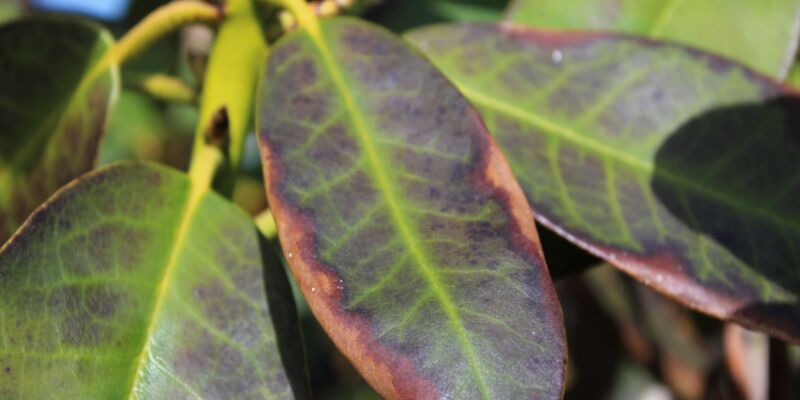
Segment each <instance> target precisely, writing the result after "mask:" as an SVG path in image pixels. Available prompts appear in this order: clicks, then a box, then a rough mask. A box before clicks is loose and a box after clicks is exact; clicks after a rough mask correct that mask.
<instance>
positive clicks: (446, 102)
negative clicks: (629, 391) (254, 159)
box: [0, 0, 800, 399]
mask: <svg viewBox="0 0 800 400" xmlns="http://www.w3.org/2000/svg"><path fill="white" fill-rule="evenodd" d="M334 3H336V7H338V8H340V9H337V11H342V12H344V11H347V10H348V9H347V7H348V6H355V7H356V8H353V9H349V10H350V11H353V10H358V11H359V12H360V11H364V10H365V9H366V7H367V6H370V5H373V4H372V3H374V2H372V1H367V2H355V3H357V4H350V3H353V2H331V1H325V2H321V3H319V4H314V5H313V7H312V6H310V5H309V4H307V3H306V2H305V1H302V0H270V1H256V0H228V1H227V2H226V4H224V5H220V6H217V5H210V4H208V3H203V2H199V1H193V0H187V1H181V2H174V3H171V4H169V5H166V6H164V7H163V8H161V9H159V10H157V11H155V12H154V13H153V14H151V15H150V16H148V17H147V18H145V19H144V20H143V21H142V22H141V23H140V24H139V25H138V26H136V27H135V28H133V29H132V30H131V32H130V33H129V34H127V35H126V36H125V37H123V38H122V39H121V40H120V41H118V42H115V40H114V39H113V38H112V35H111V34H109V33H108V32H107V31H106V30H105V29H104V28H102V27H100V26H99V25H97V24H95V23H92V22H87V21H85V20H81V19H77V18H74V17H63V16H25V17H22V18H21V19H15V20H13V21H11V22H8V23H6V24H4V25H2V26H0V55H2V58H0V60H1V61H0V72H1V73H0V122H2V125H3V126H4V129H5V131H4V133H3V135H2V136H0V241H4V242H5V245H4V246H3V247H2V250H0V291H2V293H3V296H2V298H0V397H2V398H50V397H60V398H124V397H128V398H273V397H276V398H306V397H309V395H310V390H309V381H308V376H307V367H306V366H305V356H304V352H303V348H302V343H301V340H300V336H301V335H300V331H299V327H298V317H297V310H296V307H295V304H294V300H293V295H292V289H291V284H290V281H289V280H288V279H287V276H286V274H285V272H284V270H283V267H282V266H281V263H282V261H283V262H285V263H286V264H288V266H289V267H290V269H291V272H292V275H293V277H294V282H296V286H297V287H298V288H299V290H300V292H301V293H302V295H303V297H304V298H305V301H307V303H308V306H309V307H310V309H311V311H312V312H313V314H314V316H315V317H316V319H317V320H318V321H319V323H320V325H321V326H322V328H323V329H324V330H325V332H326V333H327V335H328V336H329V337H330V338H331V340H332V341H333V343H334V344H335V345H336V347H337V348H338V349H339V350H340V351H341V352H342V353H343V354H344V355H345V356H346V357H347V358H348V359H349V360H350V362H352V364H353V366H354V367H355V368H356V369H357V370H358V371H359V373H360V374H361V375H362V376H363V377H364V379H365V380H366V381H367V382H368V383H369V384H370V385H371V386H372V388H374V389H375V390H376V391H377V392H378V393H379V394H380V395H382V396H384V397H386V398H487V399H496V398H509V399H511V398H514V399H515V398H559V397H561V396H562V395H563V393H564V390H565V384H566V382H565V381H566V379H565V377H566V367H567V351H566V349H567V337H568V334H569V338H570V344H571V346H572V348H573V350H574V349H576V348H580V346H579V345H576V344H575V343H574V342H572V339H573V336H574V333H573V332H572V331H571V329H567V331H566V332H565V323H564V318H563V316H562V311H561V310H562V308H561V304H564V307H565V309H566V308H568V307H569V304H570V303H569V300H565V299H564V298H563V296H562V298H561V304H560V303H559V298H558V296H557V294H556V290H555V287H554V285H553V282H552V278H551V276H552V277H561V276H563V275H567V274H569V272H570V271H571V270H572V269H574V265H572V264H574V262H573V261H574V260H569V261H568V262H563V259H562V258H561V257H560V256H561V255H560V254H557V252H555V251H554V252H552V253H551V251H550V247H549V246H545V247H544V251H543V248H542V246H541V243H540V239H539V233H542V234H543V237H544V238H550V239H548V241H550V240H553V239H552V237H553V236H552V235H553V234H552V233H551V231H552V232H555V233H556V234H557V235H558V236H560V237H563V238H565V239H567V240H568V241H569V242H571V243H573V244H574V245H577V246H579V247H580V248H582V249H584V250H585V251H587V252H589V253H591V254H592V255H594V256H596V257H598V258H601V259H603V260H605V261H606V262H607V263H609V264H610V265H613V266H614V267H616V268H617V269H619V270H622V271H624V272H625V273H627V274H628V275H630V276H631V277H632V278H634V279H635V280H637V281H639V282H641V283H644V284H645V285H647V286H649V287H651V288H653V289H655V290H657V291H659V292H661V293H662V294H666V295H668V296H670V297H672V298H673V299H675V300H677V301H678V302H680V303H682V304H683V305H685V306H688V307H690V308H692V309H694V310H696V311H700V312H702V313H705V314H707V315H710V316H712V317H716V318H718V319H721V320H725V321H732V322H736V323H738V324H741V325H743V326H745V327H748V328H751V329H754V330H758V331H762V332H765V333H767V334H770V335H772V336H774V337H777V338H780V339H782V340H785V341H788V342H792V343H800V206H799V205H800V119H798V116H799V115H800V98H798V96H797V94H796V92H795V91H794V90H793V89H791V88H790V87H789V86H788V85H787V84H783V83H780V82H781V81H783V80H785V79H786V78H787V76H788V75H789V71H790V68H791V66H792V62H793V61H794V57H795V52H796V48H797V40H798V34H797V32H796V31H795V27H796V26H798V24H800V1H797V0H774V1H770V2H731V1H727V0H702V1H699V0H698V1H693V2H681V1H669V2H664V1H659V0H647V1H645V0H622V1H620V0H614V1H589V0H586V1H583V0H581V1H571V2H563V1H550V0H516V1H512V2H511V4H509V5H508V8H507V10H506V11H505V15H504V17H503V18H504V20H503V21H502V22H500V21H489V22H481V23H476V22H472V23H463V22H461V23H448V24H438V25H432V26H425V27H420V28H416V29H413V30H411V31H408V32H405V33H404V34H403V35H402V36H399V35H397V34H396V33H392V32H390V31H389V30H386V29H384V28H381V27H380V25H378V24H376V23H373V22H367V21H365V20H364V19H358V18H354V17H343V16H341V17H332V18H324V19H323V18H320V17H319V16H318V15H317V14H318V13H315V11H318V10H324V9H326V8H325V7H327V6H330V8H331V9H334V8H333V4H334ZM398 3H403V5H402V6H401V5H398ZM425 3H426V4H427V6H426V7H428V9H429V10H435V11H436V12H440V13H443V14H444V15H446V16H445V17H444V19H480V20H492V19H495V18H499V17H497V13H495V12H494V11H493V10H497V8H492V7H488V8H487V7H481V6H483V5H488V4H489V3H492V4H496V3H498V2H487V1H465V2H457V1H452V0H447V1H445V0H442V1H432V2H425ZM414 4H419V3H418V2H413V1H412V2H395V3H394V4H392V3H391V2H389V4H387V5H385V6H384V7H385V8H383V9H381V8H378V9H376V10H374V11H373V12H374V14H369V15H370V16H371V17H370V18H371V19H373V20H374V21H377V22H379V23H383V24H384V25H386V26H390V27H392V28H395V29H406V28H408V27H409V26H411V25H414V24H415V22H414V21H417V22H419V21H420V20H411V21H409V20H408V19H406V18H405V17H402V18H400V19H398V18H397V17H394V19H392V18H391V17H392V16H393V15H395V14H393V11H391V10H393V7H394V9H395V10H399V11H396V12H398V13H400V12H401V11H402V7H403V6H405V7H410V8H411V9H414V7H416V6H415V5H414ZM453 10H457V11H453ZM464 10H467V11H464ZM400 15H403V14H400ZM431 15H432V14H431ZM437 19H442V18H441V15H440V16H439V17H434V18H430V19H429V20H430V21H432V20H437ZM198 21H200V22H206V23H209V24H212V25H217V33H216V37H215V39H214V42H213V44H212V45H211V49H210V55H209V59H208V62H207V64H206V65H205V66H204V68H199V69H198V70H202V71H204V72H203V73H202V74H203V75H204V76H202V77H201V79H200V80H202V92H201V94H200V95H199V101H198V103H199V111H198V115H197V116H196V118H195V119H196V134H195V140H194V144H193V149H192V159H191V162H190V163H189V167H188V168H189V171H188V173H183V172H179V171H178V170H175V169H173V168H170V167H166V166H163V165H160V164H157V163H153V162H142V161H137V162H120V163H112V164H111V165H108V166H102V167H97V161H98V154H99V152H100V144H101V139H102V137H103V135H104V132H105V130H106V128H107V126H108V125H109V124H108V119H109V115H110V113H111V111H112V109H113V108H114V105H115V104H116V99H117V98H118V97H119V92H120V85H121V84H120V81H121V78H120V69H121V65H122V64H123V63H124V62H126V61H128V60H129V59H130V58H131V57H133V56H134V55H136V54H138V53H140V52H141V51H142V49H143V47H146V46H148V45H149V44H151V42H153V41H154V40H155V39H157V38H159V37H161V36H163V35H165V34H166V33H167V32H168V31H170V30H172V29H174V28H177V27H178V26H180V25H182V24H185V23H187V22H198ZM398 21H399V22H398ZM426 21H428V20H426ZM281 24H282V25H283V28H284V29H283V30H284V31H285V32H283V31H281V32H279V33H275V32H277V31H278V29H277V28H278V27H280V26H281ZM142 82H145V85H144V86H145V87H146V88H148V87H149V88H150V90H151V91H152V92H153V93H161V94H165V93H166V96H167V97H169V96H170V94H173V95H174V96H173V97H174V98H178V99H181V101H186V102H192V101H194V99H195V98H196V97H197V96H196V95H195V94H194V90H193V89H192V88H191V87H189V86H187V85H186V84H185V83H184V82H182V81H179V80H176V79H175V78H171V77H164V76H158V77H155V79H144V80H143V81H142ZM175 93H177V94H175ZM130 118H132V119H135V118H136V117H135V116H130ZM130 122H131V123H133V122H135V121H130ZM126 123H127V122H126V121H123V122H122V124H123V125H124V124H126ZM253 127H254V128H255V131H256V134H257V138H258V147H259V148H260V155H261V157H260V159H261V162H262V166H263V178H264V187H265V189H266V197H267V199H268V203H269V213H270V214H271V216H270V214H262V215H261V216H260V217H258V218H256V219H254V218H252V217H251V216H250V215H248V214H247V213H245V212H244V211H242V210H241V208H240V207H239V206H237V205H235V204H234V202H233V201H232V198H234V197H235V196H234V193H237V191H235V190H234V189H237V190H238V188H239V186H240V185H241V182H244V181H246V179H247V178H243V177H242V176H241V171H242V170H243V169H246V168H245V167H243V160H245V159H246V158H247V157H246V152H247V148H248V145H247V133H248V131H249V130H250V129H251V128H253ZM112 134H113V132H112ZM245 161H246V160H245ZM237 180H238V182H239V184H238V185H237ZM240 196H241V195H240ZM248 196H251V197H257V198H263V193H261V194H259V193H257V191H256V193H252V192H249V194H248V195H246V196H244V197H248ZM256 208H257V206H256ZM272 217H274V225H272V222H273V221H272ZM256 221H258V222H259V223H258V224H257V223H256ZM535 221H536V222H538V223H539V224H541V225H540V226H539V228H540V229H539V231H538V232H539V233H537V225H536V222H535ZM262 222H266V223H262ZM276 235H277V237H278V238H279V240H280V244H279V246H280V249H281V250H282V254H283V256H284V258H283V260H281V259H280V258H279V256H278V254H277V253H276V252H275V249H274V245H275V244H276V243H270V239H271V238H274V237H275V236H276ZM547 243H548V242H546V243H545V244H547ZM562 245H563V243H562ZM545 257H547V259H548V260H549V261H550V265H549V268H548V266H547V265H546V263H545ZM609 268H610V267H603V268H600V269H596V270H594V271H592V272H591V273H590V274H589V275H587V280H588V282H590V289H591V290H592V291H594V292H595V293H596V296H597V298H599V299H600V300H601V301H602V305H603V306H604V308H605V309H606V310H607V312H609V313H611V314H613V315H614V317H615V319H616V320H617V321H619V324H620V326H621V327H622V328H621V329H622V330H623V332H627V333H626V335H627V337H628V339H630V340H628V343H629V350H632V353H633V354H638V355H639V356H640V357H641V358H644V359H646V358H648V356H647V354H646V353H647V352H648V350H647V349H646V346H644V347H642V346H638V347H637V346H636V343H642V342H643V341H644V342H646V341H647V340H651V339H652V341H653V342H655V343H657V344H658V346H659V347H663V348H668V349H671V350H670V352H668V358H667V365H672V364H670V362H672V363H673V364H674V363H676V362H677V361H671V360H672V358H675V359H681V360H687V359H688V360H692V361H690V362H689V364H692V363H694V364H693V367H694V368H698V369H700V368H703V366H704V365H705V364H708V363H709V361H708V360H707V359H702V358H701V359H698V357H696V355H697V354H701V353H703V351H702V349H700V350H696V351H694V349H698V348H700V347H702V344H698V341H697V340H695V339H696V336H697V334H696V332H693V331H692V329H693V328H692V327H691V323H689V322H687V321H686V319H687V317H686V315H687V314H686V313H685V311H684V310H683V309H680V308H677V307H674V305H673V304H672V303H666V302H665V301H664V300H663V299H662V298H660V297H657V296H653V295H652V294H651V293H650V292H647V291H641V292H635V293H633V294H631V293H629V292H630V288H631V286H629V283H626V281H622V280H620V279H621V278H620V277H619V276H617V275H613V273H612V270H611V269H609ZM637 290H641V289H637ZM631 298H637V299H639V300H634V301H641V302H642V304H644V306H643V307H644V308H645V309H646V310H647V312H644V313H642V312H641V310H635V309H634V308H632V307H631V306H630V304H631V303H632V300H631ZM568 312H569V311H568ZM654 315H659V316H663V319H660V318H654V317H653V316H654ZM587 318H589V317H588V316H587ZM665 321H668V322H665ZM671 324H674V325H673V326H670V325H671ZM584 326H587V325H584ZM642 326H644V328H642ZM686 326H689V328H686ZM567 327H568V328H571V326H570V324H569V321H567ZM687 331H691V332H690V333H686V332H687ZM642 336H646V337H648V339H647V340H641V337H642ZM637 338H638V339H637ZM676 338H677V339H676ZM681 340H683V341H681ZM630 343H633V344H630ZM687 349H690V350H687ZM309 356H310V357H314V354H309ZM669 357H672V358H669ZM684 364H685V363H684ZM666 369H668V368H666ZM98 377H102V379H99V378H98ZM676 379H677V380H680V379H679V378H676ZM679 386H680V385H679ZM693 392H696V390H695V389H694V388H692V387H689V388H686V389H685V391H684V392H683V393H693ZM687 396H690V395H688V394H687Z"/></svg>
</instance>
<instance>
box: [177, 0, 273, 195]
mask: <svg viewBox="0 0 800 400" xmlns="http://www.w3.org/2000/svg"><path fill="white" fill-rule="evenodd" d="M253 2H254V0H229V1H228V3H227V5H226V8H225V20H224V21H223V22H222V25H221V26H220V29H219V33H218V34H217V38H216V40H215V41H214V45H213V48H212V50H211V55H210V58H209V63H208V68H207V69H206V76H205V81H204V84H203V96H202V99H201V100H200V120H199V123H198V126H197V132H196V134H195V144H194V153H195V154H198V152H199V151H201V149H202V148H203V146H205V144H206V143H207V141H208V135H209V132H210V131H211V130H212V129H214V124H215V118H218V116H219V115H220V113H221V110H224V114H226V115H227V119H226V122H227V126H226V128H227V129H226V130H227V132H226V136H227V137H226V142H227V146H226V149H225V152H226V163H225V166H224V167H223V169H224V170H223V171H222V174H221V176H220V178H219V180H218V182H217V185H216V189H217V190H218V191H219V192H221V193H222V194H224V195H229V194H231V193H232V191H233V186H234V184H235V182H236V174H237V172H238V169H239V164H240V162H241V157H242V152H243V150H244V139H245V136H246V135H247V132H248V129H249V128H250V125H251V124H250V121H251V119H252V115H253V108H254V102H255V91H256V87H257V83H258V76H259V70H260V68H261V65H262V63H263V61H264V58H265V57H266V52H267V44H266V40H265V39H264V36H263V33H262V32H261V25H260V22H259V20H258V17H257V16H256V12H255V5H254V4H253ZM198 162H201V160H200V159H199V158H197V157H194V156H193V158H192V168H195V164H196V163H198Z"/></svg>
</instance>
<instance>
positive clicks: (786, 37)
mask: <svg viewBox="0 0 800 400" xmlns="http://www.w3.org/2000/svg"><path fill="white" fill-rule="evenodd" d="M506 19H507V20H508V21H510V22H513V23H517V24H522V25H527V26H534V27H540V28H551V29H567V30H573V29H577V30H593V31H615V32H622V33H632V34H637V35H645V36H648V37H652V38H658V39H669V40H674V41H677V42H680V43H685V44H689V45H692V46H697V47H698V48H701V49H705V50H706V51H711V52H715V53H719V54H722V55H725V56H728V57H731V58H733V59H735V60H738V61H739V62H742V63H745V64H746V65H749V66H751V67H753V68H755V69H757V70H759V71H761V72H762V73H765V74H767V75H770V76H772V77H775V78H778V79H783V78H784V77H786V74H787V73H788V71H789V67H790V66H791V65H792V62H793V60H794V55H795V52H796V51H797V42H798V35H797V29H798V28H797V27H798V25H800V1H798V0H770V1H730V0H570V1H560V0H514V1H512V2H511V5H509V7H508V10H507V12H506Z"/></svg>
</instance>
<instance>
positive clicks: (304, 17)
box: [279, 0, 320, 37]
mask: <svg viewBox="0 0 800 400" xmlns="http://www.w3.org/2000/svg"><path fill="white" fill-rule="evenodd" d="M279 1H280V3H281V5H283V6H284V7H285V8H286V9H287V10H289V12H291V13H292V14H294V17H295V18H297V23H298V25H300V26H301V27H303V28H305V29H306V30H308V32H309V34H311V36H314V37H319V35H320V30H319V20H318V19H317V16H316V15H314V10H312V9H311V6H309V5H308V3H306V2H305V0H279Z"/></svg>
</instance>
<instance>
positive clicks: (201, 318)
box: [0, 164, 307, 398]
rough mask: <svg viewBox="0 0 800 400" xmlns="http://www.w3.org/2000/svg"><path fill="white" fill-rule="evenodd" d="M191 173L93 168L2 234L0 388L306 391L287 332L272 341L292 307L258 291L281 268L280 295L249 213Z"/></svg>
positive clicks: (18, 394) (201, 393) (38, 393)
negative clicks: (200, 186) (288, 354)
mask: <svg viewBox="0 0 800 400" xmlns="http://www.w3.org/2000/svg"><path fill="white" fill-rule="evenodd" d="M190 186H191V185H190V183H189V181H188V179H187V178H186V177H185V176H183V175H182V174H179V173H177V172H175V171H172V170H169V169H166V168H163V167H157V166H154V165H148V164H141V165H139V164H122V165H115V166H112V167H108V168H103V169H100V170H98V171H96V172H93V173H91V174H89V175H87V176H85V177H84V178H82V179H81V180H79V181H76V182H75V183H73V184H71V185H70V186H68V187H67V188H65V189H64V190H62V191H60V192H59V193H58V194H57V195H56V196H55V197H54V198H53V199H51V201H50V202H48V204H46V205H45V206H44V207H43V208H41V209H40V210H38V211H37V212H36V213H35V214H34V215H33V216H32V217H31V219H30V220H29V221H28V222H27V223H26V224H25V225H24V227H23V228H22V229H21V230H20V231H19V232H18V233H17V234H16V235H15V236H14V238H13V239H12V240H10V241H9V242H8V243H7V244H6V246H4V248H3V249H2V251H0V276H2V279H0V285H1V286H2V287H3V291H4V293H6V296H4V298H3V300H0V310H2V314H1V315H2V317H3V323H4V324H3V325H4V326H5V327H7V328H5V329H3V331H2V341H1V343H2V344H3V347H0V363H2V364H3V368H5V373H6V375H5V377H4V379H3V380H2V383H1V384H0V393H4V394H6V395H8V397H10V398H41V397H49V396H51V395H52V394H53V393H55V392H58V393H59V395H64V396H68V397H76V398H80V397H102V398H129V397H158V398H161V397H169V398H175V397H187V396H188V397H198V398H203V397H205V396H209V397H212V398H216V397H229V396H234V397H248V396H252V397H259V398H260V397H270V396H274V397H282V398H293V397H294V396H299V397H304V396H305V394H307V393H306V392H305V390H306V388H305V383H304V382H303V379H304V378H303V376H302V375H300V376H299V377H298V376H296V375H290V374H298V373H300V374H302V373H303V368H302V351H300V353H299V354H300V355H299V356H298V355H297V353H295V354H294V355H293V356H294V357H295V358H294V361H291V360H290V361H286V360H282V358H281V357H285V356H284V355H283V354H282V352H285V351H295V352H296V351H297V350H298V347H297V346H298V344H297V343H294V344H292V343H288V344H287V345H288V347H287V348H286V350H282V349H281V347H280V346H279V345H278V343H279V342H280V341H283V342H285V341H286V339H287V338H288V337H293V340H297V336H298V333H297V327H296V322H297V321H296V315H295V316H294V317H293V318H294V320H286V321H284V320H277V319H275V318H273V316H272V315H273V314H274V315H284V316H286V315H291V314H292V312H293V310H294V309H293V306H292V305H291V304H289V303H284V304H279V303H276V302H274V301H271V302H270V301H269V300H268V299H267V298H266V296H267V293H266V292H265V285H266V286H270V285H271V286H272V287H277V288H279V289H280V286H281V285H282V284H281V283H280V280H281V278H282V279H283V280H284V282H283V283H284V285H283V286H284V287H283V288H282V289H281V290H283V291H284V293H283V294H284V295H288V292H286V291H288V290H289V289H288V283H287V282H285V275H283V276H282V275H281V274H282V270H281V269H280V265H279V263H278V261H277V260H276V259H274V258H273V259H272V260H269V261H270V262H271V263H272V265H271V267H273V268H268V270H267V271H266V272H265V271H263V270H262V268H261V266H262V257H265V255H268V253H265V251H266V250H268V247H263V246H262V244H264V243H260V239H259V238H260V236H259V235H258V234H257V233H256V229H255V227H253V226H252V224H251V223H250V221H249V219H248V217H247V216H246V215H244V214H243V213H242V212H241V211H239V210H237V209H236V208H235V207H232V206H230V205H229V204H228V203H226V202H224V200H223V199H222V198H220V197H219V196H217V195H215V194H209V193H207V192H197V193H195V194H194V196H192V194H191V193H190V191H191V187H190ZM198 193H199V194H198ZM192 197H195V198H194V199H192ZM165 200H166V201H165ZM191 203H194V204H195V206H194V207H196V208H195V210H196V212H195V213H194V214H193V213H191V212H190V211H191V207H188V208H187V205H189V204H191ZM198 215H200V216H201V217H198ZM182 225H185V226H186V227H185V228H182V229H183V230H184V243H181V241H180V240H177V239H179V237H178V236H179V235H178V231H179V230H180V229H181V228H180V227H181V226H182ZM176 249H177V250H176ZM176 253H179V254H178V255H177V256H176V255H174V254H176ZM53 260H56V261H55V262H53ZM267 266H268V267H269V266H270V264H267ZM167 267H169V268H167ZM170 268H171V269H170ZM165 278H169V279H165ZM265 281H266V283H265ZM279 291H280V290H279ZM289 299H291V297H289ZM284 309H289V310H288V311H284ZM287 332H288V333H287ZM298 362H299V363H300V364H301V365H296V364H294V363H298ZM98 377H102V379H97V378H98ZM34 381H35V382H37V383H36V384H32V382H34Z"/></svg>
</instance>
